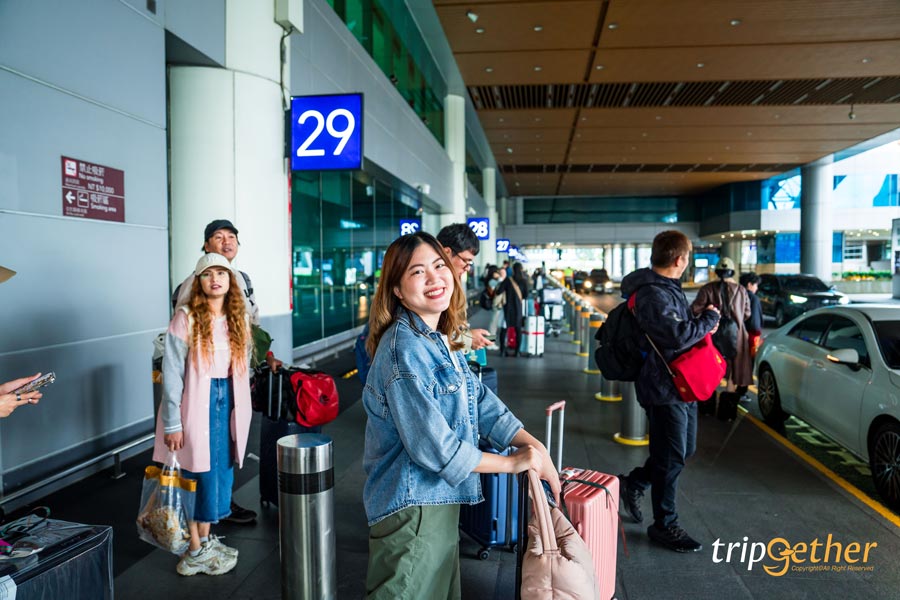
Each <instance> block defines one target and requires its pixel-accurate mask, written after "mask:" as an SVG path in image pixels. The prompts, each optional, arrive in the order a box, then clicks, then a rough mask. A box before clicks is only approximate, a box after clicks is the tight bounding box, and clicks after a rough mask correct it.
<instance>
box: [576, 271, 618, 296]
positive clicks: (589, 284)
mask: <svg viewBox="0 0 900 600" xmlns="http://www.w3.org/2000/svg"><path fill="white" fill-rule="evenodd" d="M582 287H583V288H584V291H585V292H597V293H598V294H609V293H612V291H613V284H612V279H610V278H609V273H607V272H606V269H592V270H591V274H590V275H588V276H587V278H586V279H585V280H584V284H583V286H582Z"/></svg>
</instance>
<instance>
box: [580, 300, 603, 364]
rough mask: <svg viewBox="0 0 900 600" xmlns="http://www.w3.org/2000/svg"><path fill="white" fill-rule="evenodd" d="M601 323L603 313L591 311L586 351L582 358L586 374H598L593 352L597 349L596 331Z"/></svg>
mask: <svg viewBox="0 0 900 600" xmlns="http://www.w3.org/2000/svg"><path fill="white" fill-rule="evenodd" d="M602 324H603V315H601V314H600V313H591V315H590V317H589V321H588V353H587V356H586V357H585V359H584V372H585V373H587V374H588V375H599V374H600V369H598V368H597V363H596V362H594V354H595V352H596V350H597V344H598V343H599V342H598V341H597V332H598V331H600V326H601V325H602Z"/></svg>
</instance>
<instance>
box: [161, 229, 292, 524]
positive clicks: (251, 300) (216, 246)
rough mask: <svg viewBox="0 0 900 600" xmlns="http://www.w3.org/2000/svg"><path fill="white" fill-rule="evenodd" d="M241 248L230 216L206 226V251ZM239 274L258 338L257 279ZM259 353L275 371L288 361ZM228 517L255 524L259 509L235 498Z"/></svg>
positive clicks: (184, 289)
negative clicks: (253, 509) (239, 502)
mask: <svg viewBox="0 0 900 600" xmlns="http://www.w3.org/2000/svg"><path fill="white" fill-rule="evenodd" d="M239 248H240V242H239V241H238V230H237V228H236V227H235V226H234V225H233V224H232V223H231V221H229V220H227V219H216V220H214V221H211V222H210V223H209V224H208V225H207V226H206V228H205V229H204V231H203V247H202V248H201V250H203V252H204V253H207V254H208V253H211V252H214V253H216V254H221V255H222V256H224V257H225V258H227V259H228V261H229V263H233V262H234V259H235V258H236V257H237V253H238V249H239ZM235 275H236V278H237V283H238V287H239V288H240V290H241V291H242V292H243V296H244V300H245V302H246V309H247V315H248V316H249V317H250V327H251V332H252V333H253V334H254V335H253V337H254V338H256V337H257V335H255V334H256V332H258V331H262V328H261V327H260V323H259V305H258V304H257V303H256V295H255V294H254V293H253V282H252V281H251V280H250V276H249V275H247V274H246V273H244V272H243V271H237V270H236V272H235ZM193 281H194V274H193V273H191V274H190V275H188V277H187V278H186V279H185V280H184V281H183V282H182V283H181V284H180V285H179V286H178V287H177V288H175V291H174V292H173V294H172V308H173V309H175V310H177V309H178V308H179V307H180V306H184V305H185V304H186V302H187V300H188V298H189V296H190V294H191V289H192V287H191V285H192V283H193ZM264 337H268V334H265V335H264ZM257 355H258V356H265V359H264V360H265V362H266V364H268V365H269V369H271V370H272V372H273V373H277V372H278V369H280V368H281V366H282V365H283V364H284V363H282V361H280V360H278V359H277V358H275V355H274V354H273V353H272V351H271V350H269V349H268V347H266V348H263V349H259V350H258V351H257V352H255V354H254V358H256V357H257ZM251 366H255V365H251ZM224 520H225V521H229V522H231V523H237V524H241V525H244V524H251V523H254V522H255V521H256V512H254V511H252V510H250V509H249V508H244V507H243V506H239V505H238V504H237V503H235V502H232V504H231V514H230V515H229V516H228V517H226V518H225V519H224Z"/></svg>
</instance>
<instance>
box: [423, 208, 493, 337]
mask: <svg viewBox="0 0 900 600" xmlns="http://www.w3.org/2000/svg"><path fill="white" fill-rule="evenodd" d="M437 240H438V241H439V242H440V243H441V247H442V248H443V250H444V252H445V253H447V255H448V256H449V257H450V263H449V265H450V266H451V267H453V272H454V273H456V277H457V279H462V276H463V274H464V273H467V272H471V269H472V264H473V262H474V261H475V257H476V256H478V250H479V247H480V245H481V242H480V241H479V240H478V236H476V235H475V232H474V231H472V229H471V228H470V227H469V226H468V225H467V224H465V223H453V224H452V225H447V226H446V227H444V228H443V229H441V230H440V231H439V232H438V234H437ZM489 335H490V333H489V332H488V330H487V329H472V328H470V327H469V324H468V323H463V326H462V338H461V341H462V343H463V345H464V349H465V351H466V352H468V351H469V350H478V349H479V348H487V347H488V346H490V345H491V344H492V343H493V342H492V341H491V339H490V338H489V337H488V336H489Z"/></svg>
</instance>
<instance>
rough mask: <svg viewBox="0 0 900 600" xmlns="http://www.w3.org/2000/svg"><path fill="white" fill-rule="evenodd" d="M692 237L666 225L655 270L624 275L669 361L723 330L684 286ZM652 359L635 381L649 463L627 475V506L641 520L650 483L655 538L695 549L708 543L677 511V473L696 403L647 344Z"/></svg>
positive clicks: (693, 439) (691, 444)
mask: <svg viewBox="0 0 900 600" xmlns="http://www.w3.org/2000/svg"><path fill="white" fill-rule="evenodd" d="M690 254H691V241H690V240H689V239H688V237H687V236H686V235H684V234H683V233H681V232H680V231H663V232H662V233H660V234H658V235H657V236H656V237H655V238H654V239H653V249H652V251H651V256H650V264H651V268H649V269H638V270H637V271H634V272H633V273H630V274H629V275H627V276H626V277H625V278H624V279H623V280H622V287H621V289H622V296H623V297H625V298H628V297H629V296H631V295H634V294H636V297H635V308H634V316H635V319H636V320H637V322H638V325H640V327H641V329H642V330H643V331H644V332H645V333H646V334H647V335H648V336H649V337H650V338H651V339H652V340H653V343H654V344H655V345H656V347H657V348H658V349H659V351H660V352H661V353H662V355H663V357H664V358H665V361H666V363H670V362H672V360H673V359H675V358H676V357H677V356H678V355H679V354H681V353H682V352H684V351H686V350H688V349H689V348H690V347H691V346H693V345H694V344H696V343H697V342H698V341H700V340H701V339H702V338H703V336H705V335H706V334H707V333H712V332H714V331H715V330H716V327H718V324H719V311H718V310H717V309H716V308H715V307H714V306H713V305H709V306H707V307H706V309H705V310H704V311H703V312H702V313H701V314H700V315H699V316H697V317H694V316H693V314H692V313H691V307H690V304H689V303H688V301H687V298H686V297H685V295H684V291H682V289H681V282H680V279H681V276H682V274H683V273H684V270H685V268H686V267H687V265H688V261H689V259H690ZM647 347H648V349H649V350H650V351H649V352H648V353H647V356H646V360H645V361H644V365H643V367H642V368H641V373H640V377H638V379H637V381H636V382H635V384H634V385H635V392H636V393H637V399H638V402H639V403H640V404H641V406H642V407H643V408H644V410H645V411H646V412H647V419H648V421H649V424H650V456H649V457H648V458H647V461H646V462H645V463H644V464H643V466H640V467H635V468H634V469H633V470H632V471H631V473H629V474H628V475H627V476H625V475H620V476H619V478H620V479H621V492H622V504H623V506H625V508H626V510H627V511H628V513H629V514H630V515H631V517H632V518H633V519H634V520H635V522H638V523H640V522H641V521H642V520H643V515H642V514H641V506H640V502H641V499H642V498H643V495H644V492H645V491H646V489H647V487H650V488H651V492H650V497H651V500H652V503H653V524H652V525H650V527H648V528H647V535H648V536H650V539H651V540H653V541H655V542H657V543H660V544H662V545H664V546H666V547H667V548H670V549H672V550H675V551H676V552H696V551H698V550H701V549H702V548H703V546H702V545H701V544H700V543H699V542H697V541H696V540H694V539H693V538H691V537H690V536H689V535H688V534H687V532H685V531H684V529H682V528H681V526H680V525H679V524H678V513H677V511H676V509H675V496H676V492H677V484H678V476H679V475H680V474H681V470H682V469H683V468H684V464H685V461H686V460H687V459H688V458H689V457H690V456H691V455H692V454H693V453H694V450H695V449H696V446H697V404H696V403H695V402H692V403H686V402H684V401H683V400H682V399H681V397H680V396H679V394H678V390H676V389H675V385H674V384H673V382H672V377H671V375H669V372H668V370H667V369H666V365H665V364H664V363H663V359H662V358H660V356H659V355H658V354H657V353H656V352H655V351H653V350H652V348H650V346H649V344H648V346H647Z"/></svg>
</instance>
